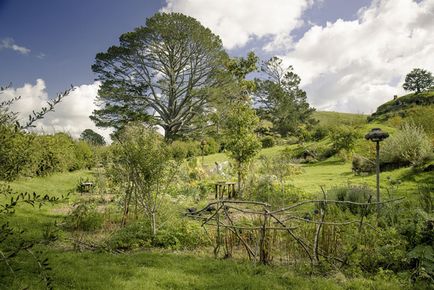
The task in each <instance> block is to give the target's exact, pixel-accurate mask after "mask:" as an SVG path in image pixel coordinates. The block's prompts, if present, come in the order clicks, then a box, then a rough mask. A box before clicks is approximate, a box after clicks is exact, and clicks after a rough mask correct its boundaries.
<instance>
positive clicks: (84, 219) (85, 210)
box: [65, 204, 103, 231]
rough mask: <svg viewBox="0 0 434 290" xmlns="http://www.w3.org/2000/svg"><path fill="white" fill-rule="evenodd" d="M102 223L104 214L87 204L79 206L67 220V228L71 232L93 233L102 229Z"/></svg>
mask: <svg viewBox="0 0 434 290" xmlns="http://www.w3.org/2000/svg"><path fill="white" fill-rule="evenodd" d="M102 223H103V216H102V214H100V213H99V212H97V211H96V209H95V207H93V206H89V205H86V204H78V205H77V206H76V207H75V208H74V209H73V210H72V211H71V213H70V214H69V215H68V216H67V217H66V218H65V226H66V228H68V229H71V230H81V231H91V230H95V229H97V228H100V227H101V226H102Z"/></svg>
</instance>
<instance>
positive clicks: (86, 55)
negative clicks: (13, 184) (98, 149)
mask: <svg viewBox="0 0 434 290" xmlns="http://www.w3.org/2000/svg"><path fill="white" fill-rule="evenodd" d="M160 10H164V11H169V12H170V11H175V12H181V13H185V14H188V15H190V16H193V17H195V18H197V19H198V20H199V21H200V22H201V23H202V24H203V25H205V26H207V27H209V28H210V29H211V30H212V31H213V32H214V33H216V34H218V35H219V36H220V37H221V38H222V40H223V44H224V46H225V48H226V49H227V50H228V52H229V53H230V54H231V55H233V56H241V55H245V54H246V53H247V52H248V51H249V50H254V51H255V52H256V53H257V54H258V55H259V56H261V58H263V59H266V58H268V57H270V56H272V55H278V56H280V57H281V58H283V59H284V61H285V63H286V64H288V65H293V66H294V68H295V71H296V72H297V73H298V74H299V75H300V76H301V78H302V85H303V88H304V89H305V90H306V91H307V93H308V100H309V101H310V102H311V104H313V105H314V106H315V107H317V108H318V109H320V110H337V111H345V112H358V113H371V112H372V111H373V110H375V108H376V107H377V106H378V105H379V104H381V103H382V102H384V101H386V100H388V99H389V98H391V96H392V95H394V94H402V93H403V91H402V89H401V85H402V81H403V78H404V77H405V74H406V73H407V72H408V71H409V70H411V68H413V67H421V68H425V69H428V70H431V71H433V70H434V58H433V55H434V32H433V30H434V29H433V27H434V14H433V13H434V0H422V1H412V0H352V1H350V0H218V1H217V0H152V1H145V0H124V1H118V0H87V1H66V0H39V1H31V0H27V1H24V0H0V84H7V83H9V82H11V83H12V88H10V90H9V91H8V92H7V95H8V96H11V97H12V96H14V95H17V94H20V95H22V96H23V102H22V103H21V104H19V107H17V108H16V109H17V110H19V111H23V112H25V111H26V110H31V107H30V105H33V106H34V105H38V104H43V101H44V100H46V99H47V98H50V97H53V96H54V94H55V93H57V92H59V91H62V90H64V89H66V88H68V87H69V85H70V84H73V85H75V86H77V90H76V91H75V92H74V94H73V97H71V100H69V101H68V102H66V104H64V105H63V106H64V107H61V108H59V109H58V112H57V113H54V114H53V116H51V117H50V118H48V119H47V120H44V123H43V125H44V126H45V127H44V128H45V129H47V128H49V127H51V128H54V129H55V130H63V129H66V130H68V131H70V132H71V134H72V135H77V134H78V132H79V131H80V130H82V129H85V128H86V127H92V124H91V123H90V120H89V119H88V115H89V114H90V112H91V111H92V110H93V109H94V108H95V105H94V100H95V97H96V93H97V90H98V83H95V82H94V78H95V76H94V74H93V73H92V71H91V68H90V67H91V65H92V64H93V60H94V57H95V55H96V53H98V52H101V51H105V50H106V49H107V48H108V47H109V46H111V45H114V44H117V39H118V37H119V36H120V35H121V34H122V33H124V32H127V31H131V30H133V29H134V28H135V27H137V26H140V25H143V24H144V23H145V19H146V18H147V17H150V16H152V15H153V14H154V13H155V12H158V11H160ZM24 102H25V103H24ZM56 114H57V115H56Z"/></svg>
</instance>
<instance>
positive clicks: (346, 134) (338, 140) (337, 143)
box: [330, 125, 360, 152]
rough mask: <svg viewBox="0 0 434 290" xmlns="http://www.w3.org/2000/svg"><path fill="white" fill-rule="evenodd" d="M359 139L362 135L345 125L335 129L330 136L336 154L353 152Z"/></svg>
mask: <svg viewBox="0 0 434 290" xmlns="http://www.w3.org/2000/svg"><path fill="white" fill-rule="evenodd" d="M358 138H360V134H359V133H358V132H357V131H356V130H355V129H354V128H352V127H350V126H345V125H341V126H338V127H336V128H334V129H333V130H332V131H331V134H330V139H331V142H332V148H333V150H334V151H335V152H339V151H342V150H344V151H346V152H351V151H353V150H354V147H355V145H356V141H357V139H358Z"/></svg>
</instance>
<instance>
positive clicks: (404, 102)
mask: <svg viewBox="0 0 434 290" xmlns="http://www.w3.org/2000/svg"><path fill="white" fill-rule="evenodd" d="M368 121H369V122H371V123H383V124H386V125H388V126H392V127H395V128H399V127H400V126H401V125H402V123H404V122H411V123H414V124H415V125H417V126H420V127H422V128H423V129H424V131H425V132H426V133H427V134H428V135H430V136H431V138H432V140H433V141H434V125H433V124H434V90H431V91H427V92H422V93H420V94H408V95H405V96H402V97H399V98H396V99H395V100H391V101H389V102H387V103H384V104H383V105H381V106H379V107H378V108H377V111H376V112H375V113H373V114H372V115H371V116H369V117H368Z"/></svg>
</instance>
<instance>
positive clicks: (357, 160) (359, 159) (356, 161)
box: [352, 154, 375, 174]
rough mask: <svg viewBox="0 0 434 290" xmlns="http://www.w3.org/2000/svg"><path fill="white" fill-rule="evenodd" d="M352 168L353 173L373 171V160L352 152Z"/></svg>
mask: <svg viewBox="0 0 434 290" xmlns="http://www.w3.org/2000/svg"><path fill="white" fill-rule="evenodd" d="M352 170H353V172H354V173H355V174H360V173H362V172H367V173H370V172H373V171H375V162H374V161H372V160H370V159H368V158H366V157H363V156H361V155H357V154H354V156H353V161H352Z"/></svg>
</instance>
